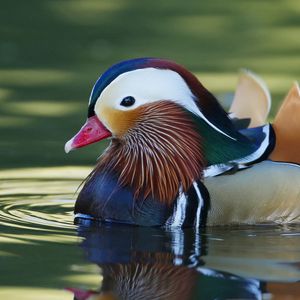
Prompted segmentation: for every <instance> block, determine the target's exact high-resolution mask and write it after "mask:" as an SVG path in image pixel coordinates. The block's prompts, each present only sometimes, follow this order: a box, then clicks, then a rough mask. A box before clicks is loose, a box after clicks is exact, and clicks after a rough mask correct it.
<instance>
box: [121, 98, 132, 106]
mask: <svg viewBox="0 0 300 300" xmlns="http://www.w3.org/2000/svg"><path fill="white" fill-rule="evenodd" d="M134 103H135V99H134V98H133V97H132V96H127V97H125V98H124V99H123V100H122V101H121V103H120V104H121V105H122V106H125V107H128V106H131V105H133V104H134Z"/></svg>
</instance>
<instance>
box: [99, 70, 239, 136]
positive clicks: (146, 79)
mask: <svg viewBox="0 0 300 300" xmlns="http://www.w3.org/2000/svg"><path fill="white" fill-rule="evenodd" d="M128 96H132V97H134V98H135V103H134V104H133V105H131V106H128V107H125V106H122V105H120V102H121V101H122V99H124V98H125V97H128ZM194 97H195V96H194V95H193V94H192V92H191V90H190V88H189V87H188V85H187V84H186V82H185V81H184V79H183V78H182V77H181V76H180V75H179V74H178V73H176V72H175V71H172V70H165V69H156V68H145V69H138V70H134V71H130V72H126V73H123V74H121V75H119V76H118V77H117V78H116V79H114V80H113V81H112V82H111V83H110V84H109V85H108V86H107V87H106V88H105V89H104V90H103V91H102V93H101V95H100V96H99V98H98V99H97V101H96V105H95V113H96V114H97V106H98V104H100V103H105V105H107V106H109V107H110V108H113V109H117V110H124V111H126V110H131V109H135V108H137V107H139V106H141V105H143V104H146V103H152V102H156V101H161V100H172V101H174V102H176V103H178V104H179V105H181V106H182V107H184V108H186V109H187V110H189V111H190V112H192V113H194V114H196V115H198V116H199V117H201V118H202V119H203V120H204V121H205V122H206V123H207V124H209V125H210V126H211V127H212V128H214V129H215V130H216V131H218V132H220V133H222V134H223V135H225V136H227V137H229V138H231V139H233V140H235V139H234V138H233V137H231V136H229V135H228V134H226V133H225V132H223V131H222V130H221V129H219V128H218V127H217V126H215V125H214V124H212V123H211V122H210V121H209V120H208V119H207V118H206V117H205V116H204V115H203V113H202V112H201V111H200V109H199V108H198V106H197V104H196V103H195V101H194Z"/></svg>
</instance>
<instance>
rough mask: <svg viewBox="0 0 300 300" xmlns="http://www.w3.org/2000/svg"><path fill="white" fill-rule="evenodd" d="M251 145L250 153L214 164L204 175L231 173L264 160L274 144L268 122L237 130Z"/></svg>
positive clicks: (273, 137) (273, 135)
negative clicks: (226, 161)
mask: <svg viewBox="0 0 300 300" xmlns="http://www.w3.org/2000/svg"><path fill="white" fill-rule="evenodd" d="M239 133H240V134H242V135H243V136H244V137H246V138H247V140H248V141H250V142H251V144H252V146H253V152H252V153H251V154H250V155H247V156H244V157H241V158H238V159H234V160H232V161H229V162H228V163H224V164H214V165H211V166H209V167H208V168H206V169H205V171H204V177H213V176H217V175H221V174H224V173H228V172H230V173H233V172H236V171H238V170H240V169H245V168H247V167H248V166H250V165H252V164H254V163H257V162H260V161H262V160H265V159H266V158H268V156H269V155H270V153H271V152H272V151H273V149H274V146H275V133H274V130H273V128H272V126H271V125H270V124H266V125H264V126H260V127H255V128H246V129H242V130H240V131H239Z"/></svg>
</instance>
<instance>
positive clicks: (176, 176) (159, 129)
mask: <svg viewBox="0 0 300 300" xmlns="http://www.w3.org/2000/svg"><path fill="white" fill-rule="evenodd" d="M136 110H139V111H138V113H137V115H138V117H137V119H136V120H135V124H134V126H132V127H131V128H130V129H129V130H128V132H126V133H125V134H124V135H123V136H122V137H118V138H113V139H112V141H111V144H110V146H109V147H108V148H107V150H106V151H105V152H104V153H103V154H102V156H101V157H100V160H99V162H98V164H97V166H96V167H95V169H94V170H93V171H92V173H91V174H90V176H88V178H87V181H89V179H90V178H91V177H92V176H93V175H94V174H95V173H97V172H98V171H100V170H101V171H109V172H110V171H112V172H114V173H115V174H117V176H118V182H119V184H120V185H121V186H129V187H131V189H132V191H133V194H134V197H135V198H138V197H142V198H143V199H145V198H147V197H148V196H150V195H151V196H153V197H155V198H156V199H158V200H159V201H161V202H164V203H166V204H171V203H172V201H173V200H174V199H175V198H176V195H177V194H178V191H179V189H180V187H182V190H183V192H187V191H188V189H189V188H190V187H191V186H192V184H193V182H194V181H195V180H198V179H200V178H202V172H203V169H204V167H205V161H204V157H203V151H202V147H201V144H202V143H201V137H200V135H199V134H198V133H197V130H196V126H195V124H194V122H193V120H192V118H190V116H189V113H188V112H187V111H186V110H184V109H183V108H182V107H180V106H179V105H178V104H176V103H174V102H173V101H168V100H163V101H158V102H155V103H151V104H145V105H143V106H141V107H139V108H137V109H136Z"/></svg>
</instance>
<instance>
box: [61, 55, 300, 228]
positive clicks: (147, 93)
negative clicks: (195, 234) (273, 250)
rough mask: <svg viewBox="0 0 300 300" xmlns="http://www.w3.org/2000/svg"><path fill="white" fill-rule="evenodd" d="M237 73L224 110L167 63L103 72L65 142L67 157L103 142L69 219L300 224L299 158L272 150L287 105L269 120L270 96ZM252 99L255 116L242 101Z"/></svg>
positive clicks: (134, 63)
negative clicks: (231, 98) (83, 114)
mask: <svg viewBox="0 0 300 300" xmlns="http://www.w3.org/2000/svg"><path fill="white" fill-rule="evenodd" d="M245 76H246V79H245V78H244V79H243V78H242V79H243V80H240V83H239V86H238V89H237V93H236V95H235V99H234V101H233V104H232V107H231V109H230V110H231V113H227V112H226V111H225V110H224V109H223V108H222V106H221V105H220V103H219V102H218V100H217V99H216V97H215V96H214V95H213V94H212V93H211V92H209V91H208V90H207V89H206V88H205V87H204V86H203V85H202V84H201V82H200V81H199V80H198V78H197V77H196V76H195V75H193V74H192V73H191V72H190V71H188V70H187V69H186V68H185V67H183V66H181V65H179V64H177V63H175V62H173V61H170V60H166V59H159V58H137V59H130V60H126V61H122V62H119V63H117V64H115V65H113V66H112V67H110V68H109V69H108V70H107V71H105V72H104V73H103V74H102V75H101V76H100V77H99V78H98V80H97V81H96V83H95V85H94V87H93V89H92V92H91V95H90V99H89V104H88V117H87V121H86V123H85V124H84V125H83V127H82V128H81V129H80V131H79V132H78V133H77V134H76V135H75V136H74V137H73V138H72V139H71V140H69V141H68V142H67V143H66V144H65V151H66V152H67V153H68V152H69V151H71V150H73V149H77V148H81V147H84V146H86V145H89V144H91V143H95V142H98V141H101V140H103V139H110V144H109V146H108V147H107V149H106V150H105V151H104V152H103V154H102V155H101V156H100V157H99V159H98V161H97V164H96V166H95V168H94V169H93V171H92V172H91V173H90V174H89V176H88V177H87V178H86V179H85V181H84V184H83V188H82V189H81V191H80V193H79V195H78V198H77V200H76V203H75V208H74V213H75V220H77V221H81V222H86V223H89V222H94V221H96V222H98V221H99V222H106V223H121V224H131V225H141V226H163V227H191V226H194V227H196V228H199V227H203V226H210V225H232V224H238V225H242V224H258V223H265V222H275V223H291V222H299V221H300V208H299V201H300V168H299V164H298V161H297V160H295V156H297V158H298V159H299V154H298V155H297V151H293V152H294V154H293V155H292V156H289V155H288V156H287V157H288V158H289V157H292V158H293V160H295V161H287V160H286V159H284V160H283V161H281V158H282V155H280V153H281V151H279V150H278V147H279V148H280V146H278V145H280V144H281V142H280V141H281V140H282V141H284V138H283V137H282V135H283V136H285V133H284V131H281V128H284V127H285V126H283V124H282V123H284V122H285V121H288V118H286V117H285V118H282V117H280V115H281V116H282V115H286V111H287V109H286V108H285V107H286V106H287V105H286V106H285V107H283V108H282V109H280V110H279V117H278V120H277V118H275V123H274V126H272V125H271V124H269V123H267V122H266V117H267V114H268V112H269V110H270V96H269V94H268V92H267V90H266V88H265V86H264V85H263V84H261V81H260V80H258V77H256V76H255V75H252V74H251V73H249V74H248V75H245ZM247 78H248V79H247ZM247 80H248V81H247ZM245 82H246V84H245ZM250 82H252V83H251V84H250ZM252 88H253V89H252ZM297 89H298V90H297ZM247 90H248V92H247ZM294 90H296V91H295V92H293V93H292V95H293V97H294V96H295V95H296V96H295V97H294V98H295V99H296V100H295V99H294V102H297V101H298V102H297V104H298V106H299V103H300V102H299V101H300V95H299V93H298V94H297V91H298V92H299V87H297V86H296V87H294ZM253 91H254V92H253ZM255 91H256V92H255ZM243 93H244V94H245V93H246V94H247V93H248V94H247V96H245V97H243V96H242V94H243ZM249 93H250V94H251V93H252V94H251V95H252V96H251V95H249ZM257 95H260V96H259V98H263V101H262V103H263V105H261V106H260V107H259V110H260V111H259V112H257V109H256V108H255V107H256V106H254V105H249V101H251V97H255V96H257ZM287 98H288V99H286V100H285V101H284V103H286V102H291V101H289V98H290V96H289V95H288V96H287ZM240 99H242V100H240ZM248 99H249V100H248ZM245 107H246V108H245ZM241 108H243V109H241ZM245 110H246V111H249V116H247V115H245V114H244V112H245ZM298 112H299V110H298ZM295 113H296V111H294V114H295ZM299 113H300V112H299ZM298 115H299V114H298ZM251 118H252V120H251ZM281 119H284V121H282V120H281ZM296 123H297V122H294V123H293V124H292V125H291V126H294V127H295V126H298V124H296ZM278 133H280V134H279V140H276V135H277V134H278ZM298 136H299V134H298ZM296 140H297V142H298V143H299V141H300V136H299V139H297V138H296ZM289 141H290V142H291V144H293V143H294V142H295V138H294V139H289ZM279 152H280V153H279ZM274 153H275V154H274ZM277 153H279V154H277ZM272 155H275V156H276V157H275V159H273V160H272ZM275 160H276V161H275Z"/></svg>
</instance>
